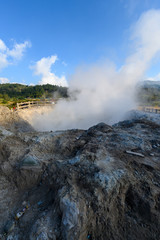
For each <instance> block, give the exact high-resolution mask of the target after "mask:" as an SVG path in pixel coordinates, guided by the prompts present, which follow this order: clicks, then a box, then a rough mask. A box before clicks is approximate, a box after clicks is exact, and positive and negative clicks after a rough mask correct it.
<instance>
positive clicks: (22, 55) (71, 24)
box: [0, 0, 160, 85]
mask: <svg viewBox="0 0 160 240" xmlns="http://www.w3.org/2000/svg"><path fill="white" fill-rule="evenodd" d="M152 8H154V9H158V8H160V1H159V0H87V1H86V0H32V1H31V0H27V1H26V0H14V1H13V0H5V1H0V16H1V21H0V39H1V42H0V81H1V82H7V81H9V82H18V83H25V84H38V83H39V84H43V83H47V82H49V83H52V82H53V84H54V83H55V82H56V83H57V84H60V85H66V84H67V81H68V79H69V76H70V75H71V74H73V73H74V71H75V69H76V68H77V66H79V65H84V64H93V63H95V62H97V61H103V59H110V61H113V62H114V63H115V65H116V66H117V68H120V67H121V66H122V65H123V64H124V61H125V58H126V56H127V55H128V52H130V51H131V49H130V28H131V26H132V25H133V24H134V23H135V22H136V21H137V20H138V18H139V17H140V15H141V14H142V13H143V12H144V11H147V10H149V9H152ZM159 72H160V60H159V58H158V57H157V58H155V60H154V61H153V63H152V66H151V68H150V69H149V70H148V72H147V73H146V78H148V77H155V76H158V74H159ZM156 80H160V79H156Z"/></svg>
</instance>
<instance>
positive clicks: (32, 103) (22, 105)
mask: <svg viewBox="0 0 160 240" xmlns="http://www.w3.org/2000/svg"><path fill="white" fill-rule="evenodd" d="M53 104H55V101H49V100H43V101H28V102H21V103H17V108H16V109H17V110H20V109H26V108H32V107H42V106H53Z"/></svg>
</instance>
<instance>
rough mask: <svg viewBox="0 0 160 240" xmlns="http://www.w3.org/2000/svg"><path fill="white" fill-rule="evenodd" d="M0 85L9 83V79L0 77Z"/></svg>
mask: <svg viewBox="0 0 160 240" xmlns="http://www.w3.org/2000/svg"><path fill="white" fill-rule="evenodd" d="M0 83H9V79H8V78H3V77H0Z"/></svg>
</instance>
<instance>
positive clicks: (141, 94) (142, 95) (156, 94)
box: [137, 81, 160, 106]
mask: <svg viewBox="0 0 160 240" xmlns="http://www.w3.org/2000/svg"><path fill="white" fill-rule="evenodd" d="M137 102H138V104H139V105H145V106H147V105H148V106H160V81H144V82H143V83H141V84H140V85H139V86H138V87H137Z"/></svg>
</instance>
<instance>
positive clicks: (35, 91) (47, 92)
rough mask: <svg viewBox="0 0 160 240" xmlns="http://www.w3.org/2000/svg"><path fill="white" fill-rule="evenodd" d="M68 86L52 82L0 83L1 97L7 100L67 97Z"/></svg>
mask: <svg viewBox="0 0 160 240" xmlns="http://www.w3.org/2000/svg"><path fill="white" fill-rule="evenodd" d="M67 90H68V88H67V87H61V86H56V85H51V84H45V85H35V86H28V85H23V84H18V83H5V84H0V98H3V99H5V100H6V101H7V100H9V99H11V98H14V99H17V100H18V99H26V98H29V99H33V98H67V97H68V92H67Z"/></svg>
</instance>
